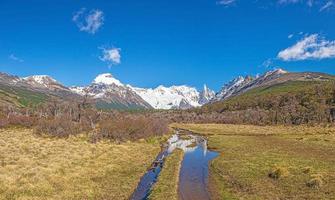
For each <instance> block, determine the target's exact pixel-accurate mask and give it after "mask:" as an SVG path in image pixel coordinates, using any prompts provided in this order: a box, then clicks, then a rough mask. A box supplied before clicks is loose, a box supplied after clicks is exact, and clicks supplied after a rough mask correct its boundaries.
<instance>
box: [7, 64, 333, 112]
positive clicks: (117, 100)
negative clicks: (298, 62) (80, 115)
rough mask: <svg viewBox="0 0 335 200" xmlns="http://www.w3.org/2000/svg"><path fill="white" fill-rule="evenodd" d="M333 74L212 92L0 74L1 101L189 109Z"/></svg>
mask: <svg viewBox="0 0 335 200" xmlns="http://www.w3.org/2000/svg"><path fill="white" fill-rule="evenodd" d="M329 79H332V80H333V79H334V76H331V75H327V74H322V73H312V72H304V73H289V72H287V71H284V70H282V69H276V70H272V71H268V72H266V73H265V74H263V75H261V76H257V77H251V76H246V77H242V76H239V77H237V78H235V79H233V80H232V81H230V82H228V83H227V84H225V85H224V86H223V87H222V89H221V90H220V91H219V92H217V93H215V92H214V91H212V90H210V89H209V88H208V87H207V86H206V85H204V88H203V90H202V91H200V92H199V91H198V90H197V89H196V88H194V87H189V86H186V85H181V86H171V87H165V86H158V87H157V88H154V89H152V88H139V87H133V86H130V85H125V84H123V83H122V82H121V81H119V80H118V79H116V78H115V77H113V75H112V74H109V73H106V74H100V75H98V76H97V77H96V78H95V79H94V80H93V81H92V83H91V84H90V85H88V86H85V87H78V86H75V87H70V88H68V87H66V86H64V85H62V84H61V83H60V82H58V81H57V80H55V79H54V78H52V77H50V76H47V75H35V76H29V77H25V78H20V77H18V76H13V75H9V74H5V73H0V103H2V104H14V105H17V106H21V107H22V106H27V105H29V104H36V103H40V102H44V101H46V100H47V99H49V98H51V97H53V98H59V99H61V100H71V101H73V100H76V99H79V98H80V97H83V96H89V97H91V98H93V99H95V101H96V105H97V107H98V108H103V109H152V108H154V109H189V108H195V107H201V106H203V105H206V104H213V103H215V102H222V101H226V100H229V99H231V98H233V97H238V96H240V95H243V94H245V93H248V92H249V91H253V90H254V89H257V88H264V87H271V86H275V85H278V84H281V83H287V82H290V81H291V82H292V81H324V80H329Z"/></svg>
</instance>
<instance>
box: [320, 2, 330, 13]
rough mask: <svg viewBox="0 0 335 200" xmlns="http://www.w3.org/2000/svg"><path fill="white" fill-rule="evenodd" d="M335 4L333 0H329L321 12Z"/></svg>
mask: <svg viewBox="0 0 335 200" xmlns="http://www.w3.org/2000/svg"><path fill="white" fill-rule="evenodd" d="M333 6H334V2H333V1H327V2H326V3H325V4H324V5H323V6H322V7H321V8H320V10H319V11H320V12H322V11H324V10H328V9H329V8H331V7H333Z"/></svg>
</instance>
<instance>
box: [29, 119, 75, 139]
mask: <svg viewBox="0 0 335 200" xmlns="http://www.w3.org/2000/svg"><path fill="white" fill-rule="evenodd" d="M34 131H35V133H36V134H39V135H44V134H47V135H51V136H55V137H68V136H70V135H76V134H78V133H80V126H79V124H76V123H75V122H72V121H71V120H70V119H68V118H63V117H57V118H54V119H42V120H39V122H38V124H37V126H36V127H35V129H34Z"/></svg>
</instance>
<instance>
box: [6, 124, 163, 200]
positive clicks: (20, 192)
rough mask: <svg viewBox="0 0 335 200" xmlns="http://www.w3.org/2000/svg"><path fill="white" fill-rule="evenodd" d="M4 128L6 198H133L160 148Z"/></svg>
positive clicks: (135, 143) (136, 143)
mask: <svg viewBox="0 0 335 200" xmlns="http://www.w3.org/2000/svg"><path fill="white" fill-rule="evenodd" d="M32 132H33V131H32V130H27V129H2V130H0V152H1V154H0V199H37V200H38V199H128V198H129V196H130V195H131V194H132V192H133V191H134V189H135V187H136V186H137V183H138V181H139V180H140V178H141V176H142V175H143V173H145V171H146V169H147V167H148V165H150V163H151V162H152V160H154V158H155V156H156V155H157V154H158V152H159V151H160V148H159V145H158V144H157V143H155V142H151V143H148V142H146V141H142V142H127V143H124V144H122V145H117V144H113V143H111V142H109V141H101V142H99V143H97V144H91V143H89V142H88V139H87V138H86V137H85V136H80V135H79V136H70V137H69V138H67V139H64V138H63V139H57V138H48V137H40V136H36V135H34V134H33V133H32Z"/></svg>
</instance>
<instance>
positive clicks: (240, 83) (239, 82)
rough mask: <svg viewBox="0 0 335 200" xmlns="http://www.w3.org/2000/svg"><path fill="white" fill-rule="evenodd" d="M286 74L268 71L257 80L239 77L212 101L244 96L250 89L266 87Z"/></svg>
mask: <svg viewBox="0 0 335 200" xmlns="http://www.w3.org/2000/svg"><path fill="white" fill-rule="evenodd" d="M286 73H288V72H287V71H285V70H282V69H276V70H272V71H268V72H266V73H265V74H263V75H261V76H257V77H255V78H254V77H251V76H246V77H242V76H239V77H237V78H235V79H233V80H232V81H230V82H229V83H227V84H225V85H224V86H223V87H222V89H221V91H220V92H218V93H217V94H216V95H215V97H214V98H213V100H212V101H221V100H225V99H227V98H229V97H231V96H236V95H238V94H242V93H244V92H246V91H248V90H250V89H253V88H256V87H259V86H262V85H265V84H266V83H268V82H270V81H271V80H275V79H277V78H279V77H280V76H282V75H283V74H286Z"/></svg>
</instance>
